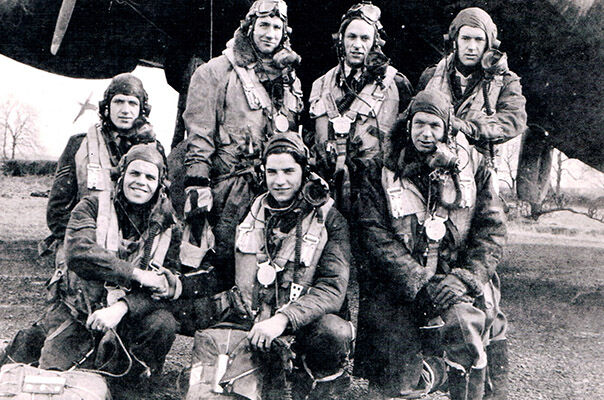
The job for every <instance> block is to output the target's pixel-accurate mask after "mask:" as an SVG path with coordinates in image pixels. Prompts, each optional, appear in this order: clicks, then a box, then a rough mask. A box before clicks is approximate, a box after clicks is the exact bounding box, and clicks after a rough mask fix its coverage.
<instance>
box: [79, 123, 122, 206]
mask: <svg viewBox="0 0 604 400" xmlns="http://www.w3.org/2000/svg"><path fill="white" fill-rule="evenodd" d="M75 165H76V177H77V180H78V197H79V198H80V199H81V198H83V197H84V196H87V195H90V194H93V195H98V194H99V193H101V192H107V193H111V191H112V190H113V183H112V182H111V168H112V167H113V165H112V164H111V157H110V156H109V150H108V149H107V144H106V143H105V138H104V137H103V133H102V131H101V125H100V124H95V125H93V126H91V127H90V129H88V132H86V137H84V139H83V140H82V143H81V144H80V147H79V148H78V151H77V152H76V155H75Z"/></svg>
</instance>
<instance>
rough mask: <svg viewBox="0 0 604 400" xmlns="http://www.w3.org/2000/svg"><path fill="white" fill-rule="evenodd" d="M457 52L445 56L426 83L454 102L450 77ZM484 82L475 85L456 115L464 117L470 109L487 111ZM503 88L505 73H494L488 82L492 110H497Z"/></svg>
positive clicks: (429, 87) (427, 87)
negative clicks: (450, 70) (450, 67)
mask: <svg viewBox="0 0 604 400" xmlns="http://www.w3.org/2000/svg"><path fill="white" fill-rule="evenodd" d="M453 57H455V54H451V55H449V56H448V57H445V58H443V59H442V60H440V62H439V63H438V64H437V65H436V70H435V71H434V75H433V76H432V78H431V79H430V81H429V82H428V84H427V85H426V89H432V90H439V91H441V92H442V93H443V94H444V95H445V96H447V97H448V100H449V103H450V104H453V94H452V93H451V82H450V79H449V68H448V66H449V65H451V63H452V62H453ZM482 87H483V86H482V82H481V83H480V84H478V85H476V86H475V87H474V89H473V90H472V93H470V95H469V96H467V97H466V99H465V100H464V101H463V103H462V104H461V105H460V106H459V107H458V108H457V111H456V113H455V114H456V115H457V116H458V117H460V118H464V116H466V115H467V114H468V112H469V111H470V110H472V111H481V112H485V113H486V112H487V110H486V107H485V101H484V100H485V98H484V94H483V89H482ZM502 88H503V75H494V76H493V78H492V79H491V80H489V81H488V82H487V93H488V94H487V98H488V100H489V105H490V106H491V109H492V111H494V110H495V105H496V104H497V100H498V99H499V94H500V93H501V89H502Z"/></svg>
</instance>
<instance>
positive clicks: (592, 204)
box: [531, 149, 604, 222]
mask: <svg viewBox="0 0 604 400" xmlns="http://www.w3.org/2000/svg"><path fill="white" fill-rule="evenodd" d="M554 151H555V153H554V162H553V163H552V182H551V186H550V195H548V196H547V197H546V199H545V201H544V202H543V203H542V204H539V205H538V207H535V208H532V209H531V217H532V218H533V219H535V220H536V219H538V218H539V217H540V216H541V215H544V214H549V213H553V212H556V211H568V212H572V213H575V214H579V215H584V216H586V217H589V218H591V219H594V220H596V221H600V222H604V214H603V213H602V210H601V208H602V203H603V201H604V197H603V196H600V197H599V198H597V199H595V200H591V201H589V202H588V204H586V205H584V207H586V211H583V210H581V208H583V207H581V206H579V207H578V208H579V209H578V208H573V207H571V206H570V205H569V203H570V198H569V196H567V195H565V193H564V191H563V190H562V181H563V179H568V178H571V179H573V180H575V181H579V180H584V181H585V184H589V186H590V187H593V188H594V189H595V190H601V189H602V188H604V174H602V173H594V171H593V170H592V169H591V168H590V167H588V166H587V165H583V166H581V167H579V168H577V167H575V168H570V161H571V160H572V159H570V158H568V157H567V156H566V155H565V154H564V153H562V152H561V151H559V150H557V149H556V150H554ZM571 170H572V171H571ZM573 171H574V172H573ZM588 175H589V177H588ZM575 206H576V205H575Z"/></svg>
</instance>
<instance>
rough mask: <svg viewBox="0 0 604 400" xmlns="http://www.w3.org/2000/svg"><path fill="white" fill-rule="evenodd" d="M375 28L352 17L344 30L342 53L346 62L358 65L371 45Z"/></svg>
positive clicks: (362, 61) (350, 64) (354, 65)
mask: <svg viewBox="0 0 604 400" xmlns="http://www.w3.org/2000/svg"><path fill="white" fill-rule="evenodd" d="M374 39H375V29H373V26H371V25H370V24H369V23H368V22H366V21H364V20H362V19H354V20H352V22H351V23H350V24H348V26H347V27H346V30H345V31H344V53H345V59H346V64H348V66H350V67H359V66H361V65H363V63H364V62H365V58H366V57H367V54H368V53H369V50H371V47H372V46H373V41H374Z"/></svg>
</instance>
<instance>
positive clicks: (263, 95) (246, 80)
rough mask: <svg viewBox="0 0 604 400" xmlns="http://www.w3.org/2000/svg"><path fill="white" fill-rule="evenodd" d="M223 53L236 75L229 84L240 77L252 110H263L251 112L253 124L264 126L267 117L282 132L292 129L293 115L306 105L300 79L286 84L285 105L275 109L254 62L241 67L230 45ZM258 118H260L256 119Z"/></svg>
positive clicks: (230, 79)
mask: <svg viewBox="0 0 604 400" xmlns="http://www.w3.org/2000/svg"><path fill="white" fill-rule="evenodd" d="M223 54H224V55H225V56H226V58H227V59H228V60H229V62H230V63H231V66H232V67H233V70H234V71H235V74H234V76H233V75H232V76H231V77H230V78H229V82H228V85H232V84H233V83H234V82H233V81H234V78H235V77H237V78H239V81H240V82H241V87H242V88H243V93H244V95H245V99H246V101H247V105H248V106H249V108H250V110H252V111H261V112H257V113H251V116H252V122H254V123H253V125H257V126H264V124H265V123H266V117H268V118H269V119H272V124H273V127H274V128H275V129H277V130H278V131H281V132H285V131H288V130H290V129H292V127H291V125H292V122H293V118H292V116H293V115H295V114H298V113H300V112H301V111H302V108H303V107H304V105H303V103H302V89H301V84H300V81H299V80H297V79H296V80H295V81H294V83H293V85H286V86H285V87H284V90H283V106H282V108H281V109H280V110H276V109H273V108H274V105H273V101H272V99H271V97H270V96H269V94H268V93H267V91H266V89H265V88H264V86H263V85H262V83H261V82H260V79H259V78H258V75H256V71H255V70H254V68H253V64H251V65H250V66H248V67H241V66H239V65H237V63H236V62H235V54H234V52H233V49H232V48H230V47H228V48H226V49H225V50H224V51H223ZM256 119H259V120H257V121H256ZM293 129H295V128H293Z"/></svg>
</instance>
